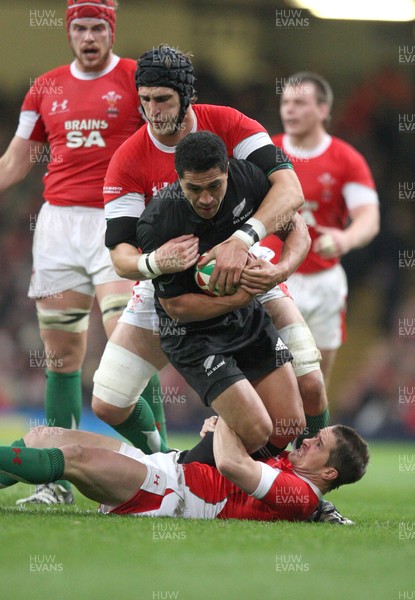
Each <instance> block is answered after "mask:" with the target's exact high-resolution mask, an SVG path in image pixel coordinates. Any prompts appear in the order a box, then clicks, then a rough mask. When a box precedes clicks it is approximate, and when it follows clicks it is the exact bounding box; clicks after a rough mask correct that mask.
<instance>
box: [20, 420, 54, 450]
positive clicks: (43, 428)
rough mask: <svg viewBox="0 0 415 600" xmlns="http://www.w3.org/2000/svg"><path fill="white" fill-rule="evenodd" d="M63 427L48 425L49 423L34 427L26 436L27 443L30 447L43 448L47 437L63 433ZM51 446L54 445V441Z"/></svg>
mask: <svg viewBox="0 0 415 600" xmlns="http://www.w3.org/2000/svg"><path fill="white" fill-rule="evenodd" d="M61 431H62V428H61V427H48V426H47V425H38V426H37V427H33V429H31V430H30V431H29V433H27V434H26V435H25V436H24V441H25V444H26V446H27V447H28V448H38V447H39V448H42V447H44V445H45V444H44V441H45V439H51V438H53V437H56V436H58V435H60V434H61ZM50 445H51V446H54V445H55V444H53V442H51V443H50Z"/></svg>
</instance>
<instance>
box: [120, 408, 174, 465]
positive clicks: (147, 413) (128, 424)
mask: <svg viewBox="0 0 415 600" xmlns="http://www.w3.org/2000/svg"><path fill="white" fill-rule="evenodd" d="M113 428H114V429H115V431H117V432H118V433H119V434H121V435H122V436H123V437H125V438H126V439H127V440H128V441H129V442H131V443H132V444H134V446H135V447H136V448H140V450H142V451H143V452H144V453H145V454H152V453H153V452H168V451H169V448H168V447H167V446H166V444H165V443H164V442H163V440H162V439H161V436H160V433H159V431H158V429H157V427H156V425H155V423H154V415H153V411H152V410H151V408H150V407H149V405H148V404H147V402H146V401H145V400H144V398H141V397H140V399H139V400H138V402H137V404H136V405H135V406H134V408H133V411H132V413H131V414H130V416H129V417H127V419H126V420H125V421H124V422H123V423H120V424H119V425H113Z"/></svg>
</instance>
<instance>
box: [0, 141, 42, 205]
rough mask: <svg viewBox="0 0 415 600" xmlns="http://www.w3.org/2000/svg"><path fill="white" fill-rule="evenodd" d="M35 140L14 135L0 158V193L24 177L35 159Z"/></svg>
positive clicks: (36, 144)
mask: <svg viewBox="0 0 415 600" xmlns="http://www.w3.org/2000/svg"><path fill="white" fill-rule="evenodd" d="M38 146H39V144H38V143H37V142H32V141H30V140H24V139H23V138H20V137H18V136H17V135H15V136H14V138H13V139H12V141H11V142H10V144H9V146H8V148H7V150H6V152H5V153H4V154H3V156H2V157H1V158H0V193H2V192H4V191H5V190H7V189H8V188H9V187H11V186H12V185H15V184H16V183H18V182H19V181H21V180H22V179H24V178H25V177H26V175H27V174H28V173H29V171H30V169H31V168H32V166H33V165H34V163H35V161H33V160H32V157H33V156H35V150H36V148H37V147H38Z"/></svg>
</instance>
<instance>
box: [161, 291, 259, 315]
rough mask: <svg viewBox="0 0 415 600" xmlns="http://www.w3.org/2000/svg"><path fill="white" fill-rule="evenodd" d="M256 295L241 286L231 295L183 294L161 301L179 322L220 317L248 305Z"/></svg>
mask: <svg viewBox="0 0 415 600" xmlns="http://www.w3.org/2000/svg"><path fill="white" fill-rule="evenodd" d="M253 297H254V295H253V294H252V292H249V293H248V291H246V290H243V289H242V288H239V289H238V290H237V291H236V292H235V294H233V295H229V296H214V297H213V296H208V295H207V294H193V293H189V294H182V295H180V296H175V297H172V298H160V297H159V302H160V304H161V306H162V307H163V309H164V310H165V311H166V313H167V314H168V315H169V317H170V318H171V319H174V320H176V321H177V322H179V323H191V322H192V321H207V320H208V319H214V318H215V317H220V316H221V315H225V314H226V313H229V312H231V311H232V310H235V309H238V308H243V307H244V306H247V305H248V304H249V303H250V302H251V300H252V298H253Z"/></svg>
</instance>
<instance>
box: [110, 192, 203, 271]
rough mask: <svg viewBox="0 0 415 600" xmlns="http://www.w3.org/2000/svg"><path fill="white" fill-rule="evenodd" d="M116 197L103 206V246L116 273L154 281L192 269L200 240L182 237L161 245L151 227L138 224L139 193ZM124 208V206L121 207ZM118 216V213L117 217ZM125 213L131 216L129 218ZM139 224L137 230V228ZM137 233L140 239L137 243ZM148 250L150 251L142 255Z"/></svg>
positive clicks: (140, 213)
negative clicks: (108, 251)
mask: <svg viewBox="0 0 415 600" xmlns="http://www.w3.org/2000/svg"><path fill="white" fill-rule="evenodd" d="M124 198H125V200H124V202H123V197H121V198H117V199H116V203H113V202H109V203H107V204H106V205H105V212H106V215H107V216H108V217H110V218H108V219H107V230H106V232H105V245H106V246H107V248H109V250H110V255H111V260H112V262H113V265H114V268H115V271H116V273H117V274H118V275H119V276H120V277H123V278H124V279H132V280H133V281H137V280H144V279H154V278H155V277H157V276H158V275H161V274H165V273H177V272H180V271H184V270H186V269H188V268H189V267H191V266H193V265H194V264H195V263H196V262H197V260H198V258H199V240H198V238H196V237H195V236H193V235H182V236H179V237H177V238H174V239H171V240H168V241H167V242H165V243H164V244H163V242H162V241H161V240H160V238H159V237H158V236H157V233H156V232H155V230H154V228H152V227H151V226H149V225H148V224H147V223H144V222H143V219H142V220H141V221H140V217H141V215H142V213H143V210H144V198H143V197H142V196H141V195H139V194H134V195H133V194H128V196H125V197H124ZM124 205H125V206H124ZM117 213H118V214H119V213H121V214H120V216H117ZM126 213H130V215H131V214H133V213H135V214H134V216H130V215H128V214H126ZM139 223H140V227H139V229H137V227H138V224H139ZM137 232H139V233H140V239H139V240H137ZM139 247H142V248H143V249H144V250H145V249H147V248H149V249H151V252H147V253H146V252H142V251H141V250H140V249H139Z"/></svg>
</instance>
